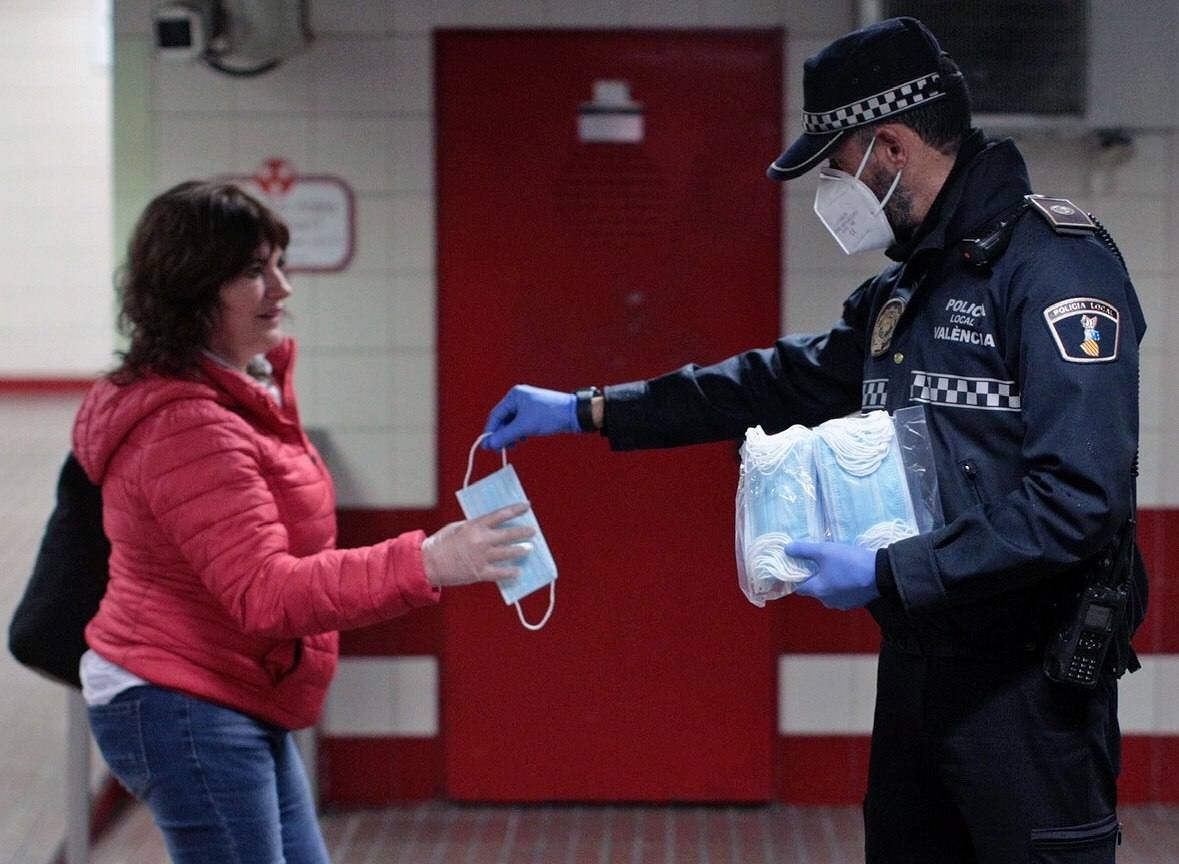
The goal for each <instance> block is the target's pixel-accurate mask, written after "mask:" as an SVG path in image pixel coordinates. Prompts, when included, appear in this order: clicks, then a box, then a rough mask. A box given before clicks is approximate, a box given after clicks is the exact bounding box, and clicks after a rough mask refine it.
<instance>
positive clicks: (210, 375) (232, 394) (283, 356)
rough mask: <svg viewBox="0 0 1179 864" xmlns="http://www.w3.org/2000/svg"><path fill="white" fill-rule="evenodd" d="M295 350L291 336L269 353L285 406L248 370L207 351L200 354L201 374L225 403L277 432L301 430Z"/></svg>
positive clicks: (267, 356)
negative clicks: (221, 361)
mask: <svg viewBox="0 0 1179 864" xmlns="http://www.w3.org/2000/svg"><path fill="white" fill-rule="evenodd" d="M295 354H296V349H295V342H294V340H293V339H289V338H288V339H284V340H283V341H282V343H281V344H280V345H278V346H277V347H276V348H274V349H272V350H271V351H268V352H267V353H266V359H267V360H268V361H269V362H270V365H271V367H273V374H274V383H275V385H276V386H277V387H278V389H279V392H280V393H282V405H281V406H280V405H278V404H277V403H276V402H275V401H274V400H273V399H271V398H270V396H269V395H268V394H267V393H266V390H265V389H264V388H262V387H260V386H259V385H258V382H257V381H255V380H254V379H253V378H251V377H250V376H249V375H247V374H246V373H245V372H242V371H240V370H238V369H234V368H232V367H229V366H225V365H222V364H221V363H219V362H217V360H215V359H214V358H212V357H209V356H207V355H205V354H201V356H200V374H201V377H202V378H204V379H205V380H206V381H207V382H208V383H209V384H211V385H212V386H213V387H214V388H215V389H216V390H217V393H218V401H219V402H221V403H222V404H225V405H227V406H229V407H234V408H237V409H238V410H240V411H242V412H243V413H245V414H248V415H249V416H250V417H252V418H254V419H256V420H257V421H258V422H259V423H261V424H262V425H264V426H266V427H267V428H269V429H271V430H273V431H274V432H278V433H283V432H287V433H289V432H292V431H294V432H297V431H298V428H299V413H298V407H297V406H296V404H295V393H294V388H293V386H292V380H293V377H294V376H293V374H292V373H293V371H294V364H295Z"/></svg>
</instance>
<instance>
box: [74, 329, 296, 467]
mask: <svg viewBox="0 0 1179 864" xmlns="http://www.w3.org/2000/svg"><path fill="white" fill-rule="evenodd" d="M294 355H295V346H294V343H293V341H292V340H290V339H286V340H284V341H283V343H282V344H281V345H279V346H278V347H277V348H275V349H274V350H273V351H270V352H269V353H267V355H266V358H267V359H268V360H269V361H270V363H271V365H272V366H273V367H274V376H275V380H276V382H277V383H278V386H279V388H280V390H281V391H282V393H283V400H284V405H286V406H287V410H285V411H284V410H282V409H280V408H279V407H278V406H277V405H275V404H274V402H273V401H272V400H271V399H270V398H269V397H268V396H266V395H265V394H264V393H263V392H262V391H261V390H260V389H259V388H258V387H257V385H256V384H254V383H253V382H252V381H251V379H249V378H248V377H247V376H246V375H245V374H244V373H242V372H239V371H237V370H235V369H227V368H224V367H222V366H219V365H218V364H216V363H214V362H213V361H212V360H209V359H208V358H202V359H201V362H200V366H199V368H198V370H197V374H196V376H195V377H193V378H166V377H163V376H159V375H148V376H146V377H144V378H139V379H136V380H135V381H132V382H130V383H128V384H117V383H115V382H114V381H112V380H111V378H110V377H109V376H108V377H105V378H101V379H99V380H98V381H97V382H95V384H94V386H93V387H91V388H90V391H89V392H88V393H87V394H86V398H85V399H84V400H83V401H82V407H81V408H79V409H78V415H77V417H76V418H75V419H74V429H73V450H74V455H75V456H76V457H77V458H78V462H79V463H80V464H81V465H82V468H83V470H84V471H85V472H86V476H87V477H89V478H90V480H91V482H93V483H96V484H99V485H101V484H102V480H103V478H104V477H105V476H106V471H107V466H108V465H109V464H110V461H111V458H112V457H113V456H114V455H115V452H116V451H117V450H118V449H119V447H121V446H122V445H123V442H124V441H126V440H127V438H128V436H129V435H130V434H131V433H132V431H133V430H134V429H135V427H136V426H138V425H139V423H140V422H141V421H143V420H145V419H146V418H148V417H150V416H151V415H153V414H155V413H156V412H157V411H159V410H160V409H162V408H164V407H165V406H167V405H169V404H171V403H173V402H182V401H185V400H188V399H199V400H206V401H209V400H211V401H214V402H217V403H219V404H221V405H225V406H227V407H228V406H232V407H234V408H235V409H236V410H239V411H241V412H242V413H245V414H249V415H251V416H252V417H253V418H254V419H257V420H259V421H260V422H262V423H263V424H264V425H267V426H270V427H272V428H275V429H276V430H281V429H283V428H284V427H285V428H290V429H295V430H297V428H298V425H297V415H296V413H295V408H294V393H293V392H292V390H291V375H290V370H291V366H292V364H293V362H294Z"/></svg>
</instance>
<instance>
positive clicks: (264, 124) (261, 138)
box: [233, 114, 312, 176]
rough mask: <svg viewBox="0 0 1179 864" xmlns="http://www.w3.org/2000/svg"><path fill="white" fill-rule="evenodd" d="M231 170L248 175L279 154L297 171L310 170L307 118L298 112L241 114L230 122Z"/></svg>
mask: <svg viewBox="0 0 1179 864" xmlns="http://www.w3.org/2000/svg"><path fill="white" fill-rule="evenodd" d="M233 131H234V138H233V172H234V173H235V174H245V175H247V176H248V175H252V174H254V173H255V172H256V171H258V170H259V169H260V168H261V167H262V162H263V160H265V159H268V158H270V157H272V156H279V157H281V158H283V159H285V160H287V163H288V164H289V165H290V166H291V167H292V168H293V169H294V170H295V171H296V172H298V173H303V174H310V173H312V172H311V170H310V168H308V165H309V164H310V162H311V141H312V135H311V120H310V118H308V117H305V116H303V115H300V114H245V115H239V116H238V117H237V118H236V120H235V121H234V124H233Z"/></svg>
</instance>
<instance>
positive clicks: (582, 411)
mask: <svg viewBox="0 0 1179 864" xmlns="http://www.w3.org/2000/svg"><path fill="white" fill-rule="evenodd" d="M573 392H574V395H575V396H576V397H577V409H576V410H577V426H578V428H579V429H581V431H582V432H593V431H594V429H595V428H596V427H595V426H594V409H593V405H594V399H595V398H596V397H598V396H601V395H602V391H601V390H599V389H598V388H597V387H578V388H577V389H576V390H575V391H573Z"/></svg>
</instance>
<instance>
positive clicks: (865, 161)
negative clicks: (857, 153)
mask: <svg viewBox="0 0 1179 864" xmlns="http://www.w3.org/2000/svg"><path fill="white" fill-rule="evenodd" d="M875 146H876V136H875V135H873V136H872V140H871V141H869V142H868V149H867V150H865V151H864V158H863V159H861V160H860V167H859V168H857V169H856V173H855V174H854V175H852V176H853V177H854V178H855V179H856V180H860V175H861V174H863V173H864V166H865V165H867V164H868V157H869V156H871V155H872V148H873V147H875ZM903 173H904V169H903V168H902V169H901V170H900V171H898V172H897V176H896V177H893V178H892V185H891V186H889V187H888V191H887V192H886V193H884V200H883V201H881V202H880V205H879V206H878V207H877V208H876V209H877V211H881V210H883V209H884V205H885V204H887V203H888V202H889V199H890V198H892V193H893V192H895V191H897V184H898V183H900V182H901V174H903ZM860 182H861V183H863V182H864V181H863V180H860ZM865 185H867V184H865ZM869 191H871V190H869ZM872 197H873V198H875V197H876V195H875V193H873V195H872Z"/></svg>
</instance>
